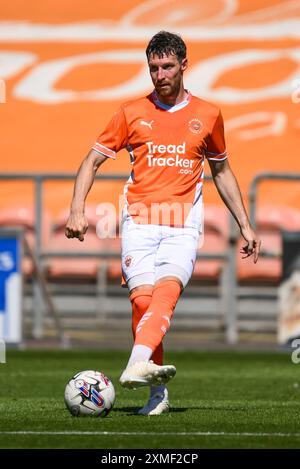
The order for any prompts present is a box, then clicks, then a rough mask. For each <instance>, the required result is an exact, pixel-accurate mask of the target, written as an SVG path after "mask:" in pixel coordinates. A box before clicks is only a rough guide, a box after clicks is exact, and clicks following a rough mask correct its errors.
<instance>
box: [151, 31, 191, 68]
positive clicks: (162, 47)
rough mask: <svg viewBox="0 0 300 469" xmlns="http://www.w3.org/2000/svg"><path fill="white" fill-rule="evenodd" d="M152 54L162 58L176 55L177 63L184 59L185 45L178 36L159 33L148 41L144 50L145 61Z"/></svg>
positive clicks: (164, 32) (166, 32)
mask: <svg viewBox="0 0 300 469" xmlns="http://www.w3.org/2000/svg"><path fill="white" fill-rule="evenodd" d="M152 54H155V55H157V56H158V57H159V58H162V57H163V55H164V54H166V55H171V54H172V55H176V57H177V59H178V62H182V60H183V59H185V58H186V45H185V43H184V41H183V40H182V39H181V37H180V36H179V35H178V34H174V33H169V32H168V31H159V32H158V33H157V34H155V36H153V37H152V39H150V42H149V44H148V46H147V49H146V56H147V60H148V61H149V58H150V56H151V55H152Z"/></svg>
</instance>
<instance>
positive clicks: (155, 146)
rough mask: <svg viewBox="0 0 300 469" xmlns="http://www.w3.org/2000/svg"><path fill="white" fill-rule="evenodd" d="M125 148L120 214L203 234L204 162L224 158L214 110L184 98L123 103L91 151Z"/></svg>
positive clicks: (109, 154)
mask: <svg viewBox="0 0 300 469" xmlns="http://www.w3.org/2000/svg"><path fill="white" fill-rule="evenodd" d="M122 148H126V149H127V150H128V152H129V154H130V158H131V163H132V165H133V169H132V172H131V175H130V177H129V179H128V181H127V183H126V185H125V187H124V195H125V214H126V215H128V216H130V217H132V219H133V220H134V222H135V223H151V224H162V225H169V226H189V227H194V228H198V229H199V230H200V231H201V230H202V218H203V204H202V185H203V176H204V161H205V158H207V159H208V160H214V161H222V160H224V159H226V158H227V154H226V147H225V138H224V125H223V118H222V115H221V112H220V110H219V108H218V107H217V106H215V105H214V104H211V103H209V102H207V101H204V100H202V99H200V98H197V97H195V96H192V95H191V94H190V93H188V94H187V98H186V99H185V100H184V101H182V102H181V103H179V104H176V105H174V106H168V105H166V104H163V103H161V102H160V101H159V100H158V98H157V95H156V92H155V91H153V92H152V93H151V94H150V95H148V96H146V97H143V98H139V99H135V100H131V101H129V102H127V103H124V104H123V105H122V106H121V107H120V108H119V109H118V111H117V112H116V113H115V114H114V116H113V117H112V119H111V121H110V122H109V123H108V125H107V127H106V128H105V129H104V131H103V132H102V133H101V134H100V135H99V137H98V138H97V141H96V142H95V144H94V146H93V149H94V150H96V151H97V152H99V153H101V154H103V155H105V156H107V157H109V158H116V155H117V152H118V151H119V150H121V149H122Z"/></svg>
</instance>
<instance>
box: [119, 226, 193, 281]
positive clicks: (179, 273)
mask: <svg viewBox="0 0 300 469" xmlns="http://www.w3.org/2000/svg"><path fill="white" fill-rule="evenodd" d="M198 242H199V231H198V230H197V229H196V228H174V227H170V226H161V225H141V224H137V223H134V221H133V220H132V219H131V217H126V219H125V220H124V221H123V223H122V271H123V277H124V280H125V282H126V284H127V286H128V288H129V290H132V289H133V288H135V287H137V286H140V285H145V284H149V285H154V284H155V282H156V281H157V280H158V279H160V278H162V277H166V276H172V277H177V278H179V280H180V281H181V283H182V285H183V287H185V286H186V285H187V283H188V281H189V279H190V278H191V276H192V273H193V270H194V265H195V260H196V254H197V247H198Z"/></svg>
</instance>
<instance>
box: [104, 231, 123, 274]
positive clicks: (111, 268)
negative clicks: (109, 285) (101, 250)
mask: <svg viewBox="0 0 300 469" xmlns="http://www.w3.org/2000/svg"><path fill="white" fill-rule="evenodd" d="M107 246H108V250H109V251H112V252H116V253H118V255H119V257H118V258H112V259H110V260H109V262H108V266H107V275H108V278H109V279H111V280H115V281H117V282H120V283H121V279H122V264H121V238H120V237H119V236H117V237H115V238H110V239H108V240H107Z"/></svg>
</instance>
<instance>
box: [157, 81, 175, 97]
mask: <svg viewBox="0 0 300 469" xmlns="http://www.w3.org/2000/svg"><path fill="white" fill-rule="evenodd" d="M166 85H168V86H164V87H161V85H157V86H156V87H155V90H156V93H157V95H158V96H161V97H162V98H171V97H173V96H174V97H176V95H177V94H178V93H179V91H180V82H179V83H173V85H172V84H170V83H167V84H166Z"/></svg>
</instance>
